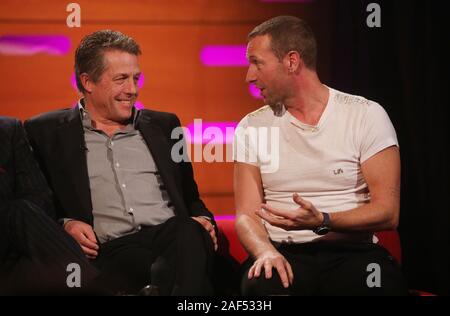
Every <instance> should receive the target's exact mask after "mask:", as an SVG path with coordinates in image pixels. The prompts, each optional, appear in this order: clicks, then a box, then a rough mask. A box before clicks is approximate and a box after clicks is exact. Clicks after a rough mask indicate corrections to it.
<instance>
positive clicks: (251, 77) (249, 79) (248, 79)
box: [245, 67, 256, 83]
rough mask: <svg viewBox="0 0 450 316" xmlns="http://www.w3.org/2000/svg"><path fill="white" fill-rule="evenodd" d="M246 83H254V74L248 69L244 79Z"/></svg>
mask: <svg viewBox="0 0 450 316" xmlns="http://www.w3.org/2000/svg"><path fill="white" fill-rule="evenodd" d="M245 81H246V82H247V83H254V82H255V81H256V76H255V72H254V71H253V70H252V69H251V68H250V67H249V68H248V70H247V76H246V77H245Z"/></svg>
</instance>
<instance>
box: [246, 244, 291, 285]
mask: <svg viewBox="0 0 450 316" xmlns="http://www.w3.org/2000/svg"><path fill="white" fill-rule="evenodd" d="M263 268H264V273H265V276H266V279H270V278H272V268H275V269H276V270H277V272H278V274H279V276H280V279H281V282H282V283H283V286H284V287H285V288H288V287H289V285H292V283H293V282H294V273H293V272H292V268H291V265H290V264H289V262H288V261H287V260H286V258H285V257H283V256H282V255H281V254H280V253H279V252H278V251H265V252H263V253H262V254H260V255H259V256H258V257H257V258H256V260H255V262H254V263H253V265H252V267H251V268H250V270H249V271H248V278H249V279H252V278H258V277H259V276H260V275H261V271H262V269H263Z"/></svg>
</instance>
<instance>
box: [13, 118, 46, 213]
mask: <svg viewBox="0 0 450 316" xmlns="http://www.w3.org/2000/svg"><path fill="white" fill-rule="evenodd" d="M12 146H13V157H14V158H13V159H14V169H15V184H14V191H15V200H14V201H12V203H14V204H16V203H19V204H20V203H24V201H28V202H31V203H33V204H34V205H36V206H38V207H39V208H40V209H42V210H43V211H44V212H46V213H47V214H48V215H49V216H50V217H54V208H53V202H52V194H51V191H50V189H49V187H48V185H47V182H46V180H45V178H44V176H43V174H42V172H41V170H40V169H39V166H38V164H37V162H36V160H35V159H34V157H33V153H32V151H31V146H30V144H29V143H28V140H27V138H26V136H25V131H24V128H23V126H22V124H21V123H20V122H17V124H16V126H15V129H14V133H13V136H12Z"/></svg>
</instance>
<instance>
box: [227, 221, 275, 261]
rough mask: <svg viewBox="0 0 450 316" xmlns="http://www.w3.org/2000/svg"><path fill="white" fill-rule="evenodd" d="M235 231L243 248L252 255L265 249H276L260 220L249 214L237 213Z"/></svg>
mask: <svg viewBox="0 0 450 316" xmlns="http://www.w3.org/2000/svg"><path fill="white" fill-rule="evenodd" d="M236 232H237V234H238V237H239V240H240V241H241V243H242V245H243V246H244V248H245V249H246V250H247V252H248V253H249V254H250V255H251V256H252V257H254V258H255V257H258V255H260V254H261V253H263V252H266V251H276V250H275V248H274V247H273V245H272V243H271V242H270V240H269V236H268V234H267V231H266V230H265V228H264V226H263V225H262V223H261V221H260V220H258V219H255V218H252V217H251V216H249V215H245V214H243V215H238V217H237V218H236Z"/></svg>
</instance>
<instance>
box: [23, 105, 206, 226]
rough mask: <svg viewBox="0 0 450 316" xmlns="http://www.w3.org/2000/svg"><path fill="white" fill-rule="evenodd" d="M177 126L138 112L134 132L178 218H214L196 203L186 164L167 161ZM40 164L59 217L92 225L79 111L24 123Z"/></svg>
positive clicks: (172, 118) (160, 115)
mask: <svg viewBox="0 0 450 316" xmlns="http://www.w3.org/2000/svg"><path fill="white" fill-rule="evenodd" d="M178 126H180V121H179V119H178V117H177V116H176V115H174V114H171V113H165V112H157V111H151V110H141V113H140V114H139V116H138V118H137V121H136V128H137V129H138V130H139V131H140V132H141V134H142V136H143V138H144V139H145V142H146V144H147V146H148V148H149V149H150V152H151V154H152V156H153V159H154V160H155V164H156V166H157V168H158V171H159V173H160V175H161V179H162V181H163V182H164V185H165V187H166V190H167V192H168V194H169V197H170V199H171V201H172V203H173V205H174V208H175V214H176V215H177V216H186V217H187V216H208V217H211V218H213V216H212V214H211V213H210V212H209V211H208V209H207V208H206V206H205V205H204V203H203V202H202V200H201V199H200V196H199V192H198V188H197V184H196V183H195V180H194V175H193V170H192V165H191V163H190V162H180V163H175V162H174V161H173V160H172V158H171V149H172V146H173V144H175V143H176V142H178V141H179V140H172V139H171V137H170V136H171V132H172V130H173V129H174V128H175V127H178ZM25 129H26V131H27V133H28V138H29V140H30V143H31V145H32V147H33V148H34V151H35V155H36V156H37V159H38V162H39V164H40V165H41V168H42V170H43V172H44V174H45V176H46V178H47V180H48V182H49V184H50V187H51V188H52V189H53V193H54V198H55V207H56V213H57V216H58V217H59V218H73V219H76V220H80V221H83V222H85V223H88V224H90V225H93V216H92V202H91V192H90V187H89V176H88V170H87V159H86V145H85V142H84V131H83V126H82V122H81V117H80V111H79V109H78V107H75V108H72V109H64V110H59V111H54V112H50V113H46V114H42V115H40V116H37V117H35V118H32V119H30V120H29V121H27V122H25Z"/></svg>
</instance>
